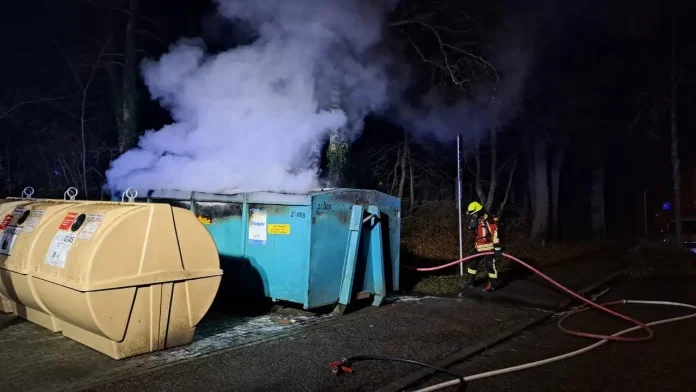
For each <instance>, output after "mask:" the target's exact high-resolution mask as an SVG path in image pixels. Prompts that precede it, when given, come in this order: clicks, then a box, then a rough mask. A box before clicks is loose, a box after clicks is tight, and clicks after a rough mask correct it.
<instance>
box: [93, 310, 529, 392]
mask: <svg viewBox="0 0 696 392" xmlns="http://www.w3.org/2000/svg"><path fill="white" fill-rule="evenodd" d="M540 314H542V312H540V311H536V310H531V309H517V308H511V307H504V306H498V305H487V304H479V303H474V302H471V301H467V300H461V299H440V298H422V299H417V298H414V297H405V298H401V300H399V301H398V302H396V303H393V304H390V305H386V306H383V307H381V308H379V309H376V310H373V311H370V312H364V313H361V312H358V313H355V314H352V315H347V316H343V317H341V318H339V319H337V321H336V322H335V323H326V324H324V325H322V326H319V327H317V328H314V329H310V330H306V331H302V332H300V333H298V334H294V335H292V336H287V337H284V338H282V339H276V340H272V341H266V342H264V343H262V344H255V345H249V346H244V347H237V348H233V349H229V350H224V351H220V352H217V353H214V354H211V355H208V356H204V357H197V358H194V359H191V360H185V361H180V362H176V363H173V364H170V365H167V366H163V367H159V368H156V369H153V370H151V371H145V372H140V373H139V374H128V375H127V377H124V378H121V379H118V380H112V381H111V382H107V383H101V384H99V385H94V386H93V387H92V388H91V389H88V390H90V391H95V392H96V391H99V392H106V391H143V390H166V391H194V390H195V391H199V390H200V391H211V390H224V391H374V390H376V389H378V388H379V387H380V386H382V385H384V384H386V383H388V382H390V381H391V380H392V379H394V378H398V377H402V376H405V375H407V374H409V373H410V372H412V371H413V370H415V369H417V368H414V367H413V365H408V364H394V363H387V362H361V363H358V364H355V366H354V369H355V373H354V374H350V375H343V376H341V377H336V376H334V375H332V373H331V371H330V370H329V368H328V363H329V362H332V361H336V360H340V359H342V358H344V357H349V356H353V355H361V354H379V355H391V356H398V357H403V358H411V359H416V360H420V361H426V362H435V361H437V360H438V359H440V358H442V357H446V356H448V355H451V354H452V353H454V352H457V351H459V350H460V349H461V348H462V347H465V346H469V345H473V344H476V343H477V342H479V341H482V340H485V339H486V338H488V337H490V336H492V335H495V334H496V333H498V332H500V331H504V330H507V329H509V328H511V327H513V326H515V325H518V324H520V323H527V322H528V320H530V319H533V318H537V317H539V315H540Z"/></svg>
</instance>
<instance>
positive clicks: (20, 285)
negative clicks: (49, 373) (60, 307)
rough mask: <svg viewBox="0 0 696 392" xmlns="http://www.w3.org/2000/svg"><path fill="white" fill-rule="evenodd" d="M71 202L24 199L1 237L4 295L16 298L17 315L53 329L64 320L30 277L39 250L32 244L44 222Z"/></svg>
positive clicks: (0, 268) (0, 285)
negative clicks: (33, 256)
mask: <svg viewBox="0 0 696 392" xmlns="http://www.w3.org/2000/svg"><path fill="white" fill-rule="evenodd" d="M71 205H73V204H70V203H69V202H59V201H41V202H39V201H32V200H22V201H20V202H19V203H18V204H17V205H15V207H14V209H13V210H12V212H11V213H10V214H8V215H6V216H5V222H9V223H8V226H7V229H6V230H5V231H4V232H3V236H2V238H0V295H2V296H4V297H6V298H9V299H10V300H11V301H12V302H13V304H12V305H13V309H12V311H13V313H14V314H15V315H17V316H19V317H22V318H24V319H26V320H29V321H31V322H33V323H36V324H38V325H40V326H42V327H44V328H48V329H50V330H51V331H53V332H59V331H60V324H59V323H58V320H57V319H56V318H55V317H53V315H51V314H50V312H49V311H48V310H47V309H46V307H45V306H44V305H43V303H42V302H41V299H40V298H38V297H37V296H36V295H35V290H34V287H33V285H32V282H31V280H30V279H29V272H30V269H31V267H30V264H31V254H32V252H34V251H35V250H36V249H34V248H33V246H32V245H33V244H34V243H35V241H36V239H37V238H38V236H39V235H40V227H41V226H40V224H41V222H43V221H45V220H46V219H49V218H51V217H55V216H56V215H59V214H61V212H63V211H64V210H66V209H68V208H70V206H71ZM37 206H40V207H37ZM10 216H11V217H10Z"/></svg>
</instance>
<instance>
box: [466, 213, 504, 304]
mask: <svg viewBox="0 0 696 392" xmlns="http://www.w3.org/2000/svg"><path fill="white" fill-rule="evenodd" d="M466 213H467V215H469V217H470V221H469V230H470V231H471V232H473V233H474V234H475V236H476V238H475V248H476V252H490V251H493V252H494V254H492V255H487V256H484V257H482V258H481V257H477V258H474V259H471V260H469V263H468V265H467V273H468V274H467V279H466V286H467V287H469V288H473V287H474V281H475V280H476V273H477V272H478V268H479V265H480V263H481V261H483V262H484V265H485V267H486V272H488V284H487V285H486V288H484V289H483V292H484V293H490V292H492V291H495V290H497V289H498V288H499V287H500V278H499V277H498V269H497V268H496V260H497V261H500V260H502V258H503V249H502V247H501V245H500V238H499V237H498V218H496V217H494V216H492V215H491V214H489V213H488V212H486V211H485V210H484V209H483V206H482V205H481V203H478V202H475V201H474V202H471V203H470V204H469V207H468V208H467V211H466Z"/></svg>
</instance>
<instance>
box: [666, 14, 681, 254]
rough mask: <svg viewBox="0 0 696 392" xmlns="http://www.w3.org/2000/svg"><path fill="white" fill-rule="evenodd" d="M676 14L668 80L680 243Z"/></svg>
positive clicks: (678, 242)
mask: <svg viewBox="0 0 696 392" xmlns="http://www.w3.org/2000/svg"><path fill="white" fill-rule="evenodd" d="M676 22H677V20H676V16H675V17H674V20H673V23H672V70H671V78H670V79H671V80H670V82H671V83H670V95H671V107H670V116H669V117H670V135H671V161H672V190H673V192H674V234H675V240H676V241H677V244H681V243H682V234H683V233H682V213H681V207H682V205H681V168H680V160H679V134H678V132H677V94H678V92H679V77H678V76H677V27H676Z"/></svg>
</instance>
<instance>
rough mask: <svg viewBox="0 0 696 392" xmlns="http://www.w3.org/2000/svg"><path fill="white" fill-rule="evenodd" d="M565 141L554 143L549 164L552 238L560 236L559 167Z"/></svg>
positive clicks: (555, 238) (561, 164) (563, 153)
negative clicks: (554, 146)
mask: <svg viewBox="0 0 696 392" xmlns="http://www.w3.org/2000/svg"><path fill="white" fill-rule="evenodd" d="M565 152H566V143H565V140H561V141H560V142H558V143H557V145H556V151H555V154H554V157H553V163H552V164H551V233H552V237H553V239H554V240H559V239H560V238H561V219H560V194H561V169H562V168H563V160H564V158H565Z"/></svg>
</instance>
